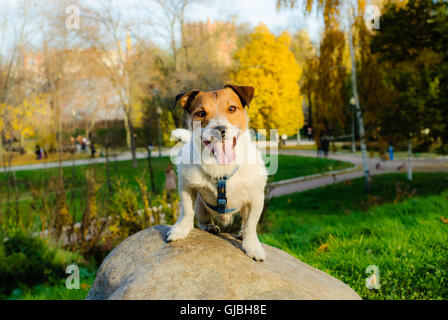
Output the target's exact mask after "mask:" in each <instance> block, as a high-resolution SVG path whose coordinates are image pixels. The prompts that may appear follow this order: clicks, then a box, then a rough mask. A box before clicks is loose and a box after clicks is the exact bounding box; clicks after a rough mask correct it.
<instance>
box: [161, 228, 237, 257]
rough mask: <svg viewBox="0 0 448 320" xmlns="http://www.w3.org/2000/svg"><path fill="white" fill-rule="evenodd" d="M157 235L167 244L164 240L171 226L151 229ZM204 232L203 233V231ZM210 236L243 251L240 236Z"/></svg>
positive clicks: (215, 234) (231, 234)
mask: <svg viewBox="0 0 448 320" xmlns="http://www.w3.org/2000/svg"><path fill="white" fill-rule="evenodd" d="M153 228H154V229H155V230H156V231H157V232H158V233H159V236H160V238H162V239H163V241H164V242H166V243H168V242H167V240H166V237H167V233H168V231H169V230H170V228H171V226H167V225H158V226H154V227H153ZM204 232H205V231H204ZM209 233H210V234H212V235H214V236H216V237H218V238H220V239H223V240H225V241H227V242H229V243H230V244H231V245H233V246H234V247H235V248H238V249H240V250H242V251H244V250H243V246H242V242H241V241H242V240H243V237H242V236H241V234H235V233H211V232H209Z"/></svg>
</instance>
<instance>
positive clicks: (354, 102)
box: [350, 97, 356, 153]
mask: <svg viewBox="0 0 448 320" xmlns="http://www.w3.org/2000/svg"><path fill="white" fill-rule="evenodd" d="M350 104H351V106H352V108H351V109H352V152H353V153H356V142H355V104H356V101H355V97H351V98H350Z"/></svg>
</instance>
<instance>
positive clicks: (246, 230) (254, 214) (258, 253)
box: [242, 198, 266, 261]
mask: <svg viewBox="0 0 448 320" xmlns="http://www.w3.org/2000/svg"><path fill="white" fill-rule="evenodd" d="M263 205H264V203H263V198H261V199H260V201H258V202H253V203H250V204H249V205H248V207H246V208H245V210H244V211H242V214H243V230H242V231H243V232H242V234H243V249H244V251H245V252H246V254H247V255H248V256H249V257H250V258H252V259H254V260H256V261H264V260H265V259H266V254H265V252H264V249H263V247H262V246H261V243H260V241H259V240H258V237H257V224H258V220H259V219H260V216H261V212H262V211H263Z"/></svg>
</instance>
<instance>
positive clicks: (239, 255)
mask: <svg viewBox="0 0 448 320" xmlns="http://www.w3.org/2000/svg"><path fill="white" fill-rule="evenodd" d="M168 230H169V226H156V227H153V228H150V229H147V230H143V231H141V232H139V233H137V234H135V235H133V236H131V237H129V238H127V239H126V240H125V241H123V242H122V243H121V244H120V245H119V246H118V247H117V248H115V249H114V250H113V251H112V252H111V253H110V254H109V255H108V256H107V258H106V259H105V260H104V262H103V263H102V265H101V267H100V269H99V271H98V274H97V276H96V279H95V282H94V284H93V286H92V289H91V290H90V292H89V294H88V296H87V299H360V298H359V296H358V295H357V294H356V293H355V292H354V291H353V290H352V289H350V288H349V287H348V286H347V285H346V284H344V283H342V282H341V281H339V280H337V279H335V278H333V277H331V276H329V275H328V274H326V273H324V272H322V271H320V270H317V269H315V268H313V267H310V266H309V265H307V264H305V263H303V262H301V261H299V260H297V259H296V258H294V257H293V256H291V255H289V254H288V253H286V252H284V251H281V250H279V249H276V248H274V247H271V246H268V245H263V246H264V248H265V250H266V255H267V258H266V261H265V262H255V261H253V260H252V259H250V258H249V257H247V256H246V255H245V254H244V253H243V252H242V250H241V241H239V240H237V239H235V238H234V237H232V236H230V235H228V234H220V235H219V236H216V235H212V234H210V233H207V232H204V231H201V230H198V229H194V230H193V231H191V233H190V234H189V236H188V238H187V239H185V240H180V241H176V242H170V243H167V242H166V241H165V238H166V233H167V231H168Z"/></svg>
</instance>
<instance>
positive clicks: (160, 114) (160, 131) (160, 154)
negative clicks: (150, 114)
mask: <svg viewBox="0 0 448 320" xmlns="http://www.w3.org/2000/svg"><path fill="white" fill-rule="evenodd" d="M156 111H157V114H158V115H159V117H158V124H159V158H161V157H162V121H161V117H162V108H160V107H157V110H156Z"/></svg>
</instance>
